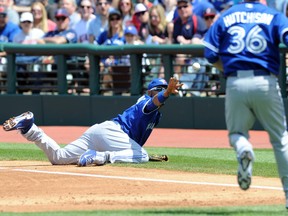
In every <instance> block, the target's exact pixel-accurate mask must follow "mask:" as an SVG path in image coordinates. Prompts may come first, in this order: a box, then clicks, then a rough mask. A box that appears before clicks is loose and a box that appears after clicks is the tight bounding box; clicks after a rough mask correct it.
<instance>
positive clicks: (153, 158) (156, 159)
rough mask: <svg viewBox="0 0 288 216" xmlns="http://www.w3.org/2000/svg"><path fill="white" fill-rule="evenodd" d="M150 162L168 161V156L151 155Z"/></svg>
mask: <svg viewBox="0 0 288 216" xmlns="http://www.w3.org/2000/svg"><path fill="white" fill-rule="evenodd" d="M149 161H154V162H164V161H168V156H167V155H156V154H152V155H149Z"/></svg>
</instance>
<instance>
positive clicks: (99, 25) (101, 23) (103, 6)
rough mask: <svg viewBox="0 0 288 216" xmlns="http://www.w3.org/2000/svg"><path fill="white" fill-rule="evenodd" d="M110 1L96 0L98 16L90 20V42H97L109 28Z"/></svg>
mask: <svg viewBox="0 0 288 216" xmlns="http://www.w3.org/2000/svg"><path fill="white" fill-rule="evenodd" d="M110 3H111V2H110V0H109V1H108V0H96V12H97V13H96V18H95V19H94V20H92V21H91V22H90V24H89V27H88V35H89V42H90V43H97V40H98V37H99V35H100V34H101V33H102V32H103V31H105V30H107V29H108V16H109V9H110Z"/></svg>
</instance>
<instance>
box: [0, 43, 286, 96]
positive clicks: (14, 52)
mask: <svg viewBox="0 0 288 216" xmlns="http://www.w3.org/2000/svg"><path fill="white" fill-rule="evenodd" d="M1 48H2V51H5V52H6V53H7V56H6V58H7V64H5V65H4V66H5V67H6V68H5V69H4V70H2V72H1V71H0V89H1V92H2V93H4V94H19V93H23V92H25V91H28V90H30V91H31V92H32V93H39V92H50V93H56V94H60V95H65V94H69V93H71V92H76V93H79V92H83V91H84V90H85V91H86V92H87V94H89V95H98V94H105V92H109V91H111V92H112V94H114V95H115V94H119V93H120V94H122V93H128V94H129V95H141V94H142V93H143V91H145V90H146V88H147V83H148V82H149V81H150V80H151V79H152V78H153V77H164V78H169V77H171V76H173V75H174V74H177V75H178V76H180V80H181V79H182V80H181V81H182V82H185V83H186V86H187V87H186V88H185V89H183V91H181V95H183V96H187V95H197V96H198V95H204V96H211V95H216V96H219V95H223V94H225V79H224V78H223V77H222V76H221V73H220V72H219V71H217V70H215V68H213V67H212V66H211V65H209V64H208V63H207V62H205V59H204V58H203V46H201V45H185V46H184V45H123V46H97V45H91V44H63V45H55V44H45V45H22V44H2V47H1ZM287 51H288V50H287V48H285V47H284V46H281V47H280V56H281V71H282V73H281V74H282V75H281V76H280V77H279V82H280V85H281V87H282V96H283V97H286V96H287V93H286V92H287V89H286V88H287V85H286V52H287ZM19 55H24V56H39V57H40V56H54V59H55V60H56V61H54V62H48V63H47V62H45V61H42V60H41V61H38V62H33V63H30V64H28V63H27V64H26V63H24V64H23V63H17V58H16V57H18V56H19ZM109 56H114V58H116V59H117V61H118V63H117V64H114V65H113V64H112V65H109V66H107V65H105V63H104V59H106V58H108V57H109ZM127 58H128V61H127ZM181 58H182V60H183V59H184V60H183V61H182V60H181ZM179 59H180V60H179ZM147 61H148V63H147ZM194 62H199V63H200V66H201V68H202V69H203V68H204V69H203V70H201V71H199V70H198V71H197V70H196V71H195V69H194V68H193V67H192V65H193V63H194ZM203 62H204V63H203ZM21 64H22V65H21ZM21 67H22V69H21ZM23 67H24V69H23ZM103 68H104V69H103ZM179 68H180V69H179ZM20 69H21V70H20ZM107 77H108V79H106V78H107ZM109 77H110V78H109ZM199 77H200V78H199Z"/></svg>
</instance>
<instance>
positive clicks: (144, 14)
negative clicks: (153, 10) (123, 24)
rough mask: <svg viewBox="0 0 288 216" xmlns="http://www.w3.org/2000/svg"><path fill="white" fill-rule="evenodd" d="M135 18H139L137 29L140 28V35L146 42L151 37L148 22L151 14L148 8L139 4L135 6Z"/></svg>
mask: <svg viewBox="0 0 288 216" xmlns="http://www.w3.org/2000/svg"><path fill="white" fill-rule="evenodd" d="M134 14H135V17H136V18H137V22H136V25H135V26H136V28H137V26H138V28H137V29H138V35H139V36H140V39H141V40H142V41H144V42H145V41H146V39H147V38H148V36H149V29H148V22H149V13H148V8H147V7H146V6H145V5H144V4H142V3H139V4H137V5H136V6H135V12H134Z"/></svg>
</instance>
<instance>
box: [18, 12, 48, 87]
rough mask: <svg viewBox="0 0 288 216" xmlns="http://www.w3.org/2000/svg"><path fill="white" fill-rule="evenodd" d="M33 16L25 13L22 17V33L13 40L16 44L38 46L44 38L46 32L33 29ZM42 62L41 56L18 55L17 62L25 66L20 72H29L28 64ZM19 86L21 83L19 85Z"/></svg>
mask: <svg viewBox="0 0 288 216" xmlns="http://www.w3.org/2000/svg"><path fill="white" fill-rule="evenodd" d="M33 21H34V19H33V15H32V13H30V12H23V13H22V14H21V16H20V27H21V29H22V30H21V31H20V32H19V33H18V34H16V35H15V36H14V38H13V42H14V43H20V44H37V43H38V39H40V38H42V37H43V36H44V34H45V33H44V32H43V31H42V30H41V29H38V28H33ZM40 60H41V57H39V56H26V55H21V54H19V55H17V56H16V62H17V63H22V64H24V65H22V66H19V68H18V71H19V70H21V69H22V70H24V71H26V70H27V64H29V63H36V62H39V61H40ZM18 84H19V83H18Z"/></svg>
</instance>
